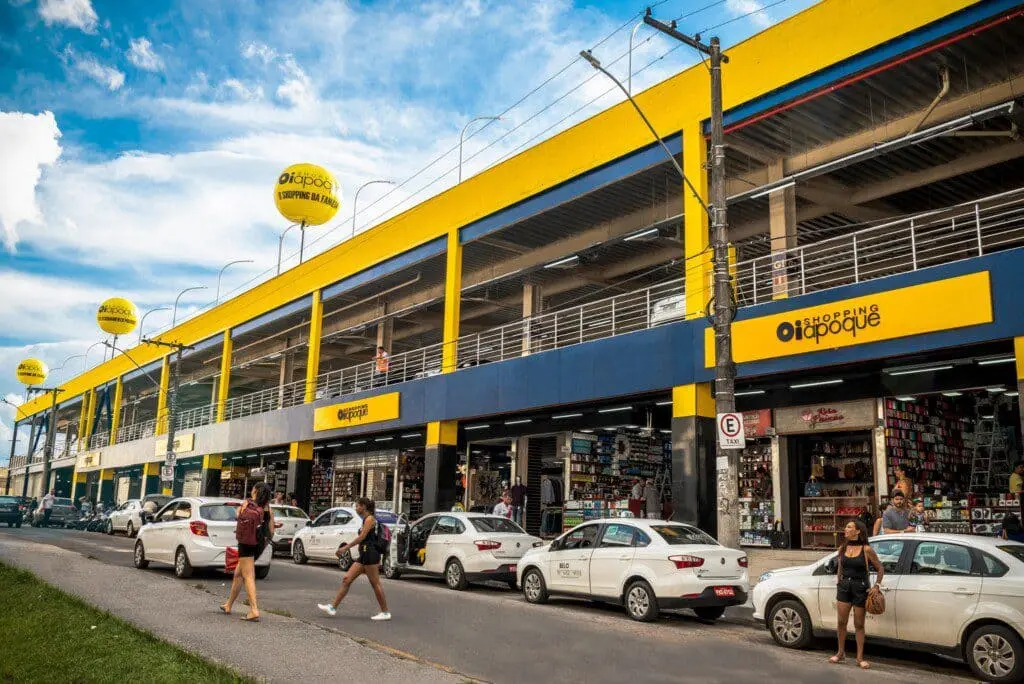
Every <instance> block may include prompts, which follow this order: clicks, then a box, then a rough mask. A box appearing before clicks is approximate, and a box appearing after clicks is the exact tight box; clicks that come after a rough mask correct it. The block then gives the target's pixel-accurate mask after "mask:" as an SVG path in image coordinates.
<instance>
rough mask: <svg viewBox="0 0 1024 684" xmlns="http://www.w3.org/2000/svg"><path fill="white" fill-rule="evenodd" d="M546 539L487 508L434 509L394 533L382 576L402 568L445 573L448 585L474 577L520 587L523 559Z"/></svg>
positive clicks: (461, 586) (397, 573) (455, 586)
mask: <svg viewBox="0 0 1024 684" xmlns="http://www.w3.org/2000/svg"><path fill="white" fill-rule="evenodd" d="M541 544H543V542H542V541H541V540H540V539H539V538H538V537H534V536H532V535H530V534H527V533H526V531H525V530H524V529H523V528H521V527H520V526H519V525H517V524H516V523H514V522H512V521H511V520H509V519H508V518H502V517H499V516H495V515H490V514H487V513H457V512H451V513H431V514H429V515H425V516H423V517H422V518H420V519H419V520H417V521H416V522H414V523H413V524H412V525H410V526H409V528H408V529H407V530H401V531H400V532H399V533H398V534H396V535H392V538H391V552H390V553H389V554H388V556H387V557H386V558H385V559H384V568H383V571H384V576H385V577H387V578H388V579H398V578H399V577H400V576H401V575H402V574H404V573H410V574H419V575H429V576H433V577H444V580H445V583H446V584H447V585H448V587H449V588H450V589H457V590H462V589H465V588H466V587H467V586H469V583H470V582H474V581H475V582H483V581H494V582H504V583H506V584H508V585H509V587H511V588H512V589H515V588H516V568H517V565H518V563H519V559H520V558H522V557H523V554H525V553H526V552H527V551H529V550H530V549H532V548H534V547H535V546H540V545H541Z"/></svg>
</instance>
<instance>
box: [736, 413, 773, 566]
mask: <svg viewBox="0 0 1024 684" xmlns="http://www.w3.org/2000/svg"><path fill="white" fill-rule="evenodd" d="M743 428H744V433H745V436H746V440H747V445H746V447H745V448H744V449H743V451H742V453H741V454H740V459H739V488H738V491H739V512H740V544H741V545H742V546H759V547H771V546H779V545H784V540H780V538H779V536H778V533H779V532H781V529H780V527H781V525H780V524H779V523H777V517H776V508H775V494H774V492H775V487H774V485H773V479H772V463H773V457H772V454H773V453H774V451H775V450H777V444H776V443H775V440H774V439H773V436H774V434H775V429H774V427H773V425H772V412H771V409H760V410H757V411H746V412H744V413H743Z"/></svg>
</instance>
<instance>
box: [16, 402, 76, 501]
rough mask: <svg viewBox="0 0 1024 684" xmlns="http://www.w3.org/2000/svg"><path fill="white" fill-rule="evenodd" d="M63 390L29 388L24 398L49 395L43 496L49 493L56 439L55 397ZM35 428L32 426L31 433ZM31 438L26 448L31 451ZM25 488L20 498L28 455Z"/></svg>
mask: <svg viewBox="0 0 1024 684" xmlns="http://www.w3.org/2000/svg"><path fill="white" fill-rule="evenodd" d="M63 391H64V390H63V389H61V388H60V387H29V388H28V390H27V392H26V398H29V397H31V396H32V394H33V393H34V392H37V393H40V394H49V395H50V397H51V400H50V422H49V423H48V424H47V426H46V442H44V443H43V477H42V483H43V494H44V495H45V494H46V493H47V492H49V491H50V461H51V460H52V459H53V442H54V440H56V439H57V396H58V395H59V394H60V393H61V392H63ZM34 428H35V426H34V425H33V431H34ZM33 439H34V438H33V437H30V438H29V443H28V448H29V449H30V450H31V449H32V441H33ZM11 453H12V454H13V453H14V445H13V443H12V445H11ZM25 460H26V462H25V486H24V487H23V488H22V490H23V491H22V496H24V495H25V492H26V491H27V487H28V470H29V468H28V467H29V465H31V463H32V454H28V455H26V457H25Z"/></svg>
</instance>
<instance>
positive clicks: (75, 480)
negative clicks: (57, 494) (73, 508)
mask: <svg viewBox="0 0 1024 684" xmlns="http://www.w3.org/2000/svg"><path fill="white" fill-rule="evenodd" d="M86 481H87V480H86V474H85V473H80V472H78V471H77V470H75V471H74V472H72V473H71V500H72V501H73V502H75V503H76V504H77V503H78V499H79V497H81V496H83V495H85V483H86Z"/></svg>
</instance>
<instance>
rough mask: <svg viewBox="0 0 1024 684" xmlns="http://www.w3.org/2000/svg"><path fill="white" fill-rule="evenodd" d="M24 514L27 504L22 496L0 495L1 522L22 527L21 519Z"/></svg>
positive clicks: (9, 525)
mask: <svg viewBox="0 0 1024 684" xmlns="http://www.w3.org/2000/svg"><path fill="white" fill-rule="evenodd" d="M24 516H25V504H24V503H23V500H22V498H21V497H20V496H0V524H2V523H7V526H8V527H21V519H22V518H23V517H24Z"/></svg>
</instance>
